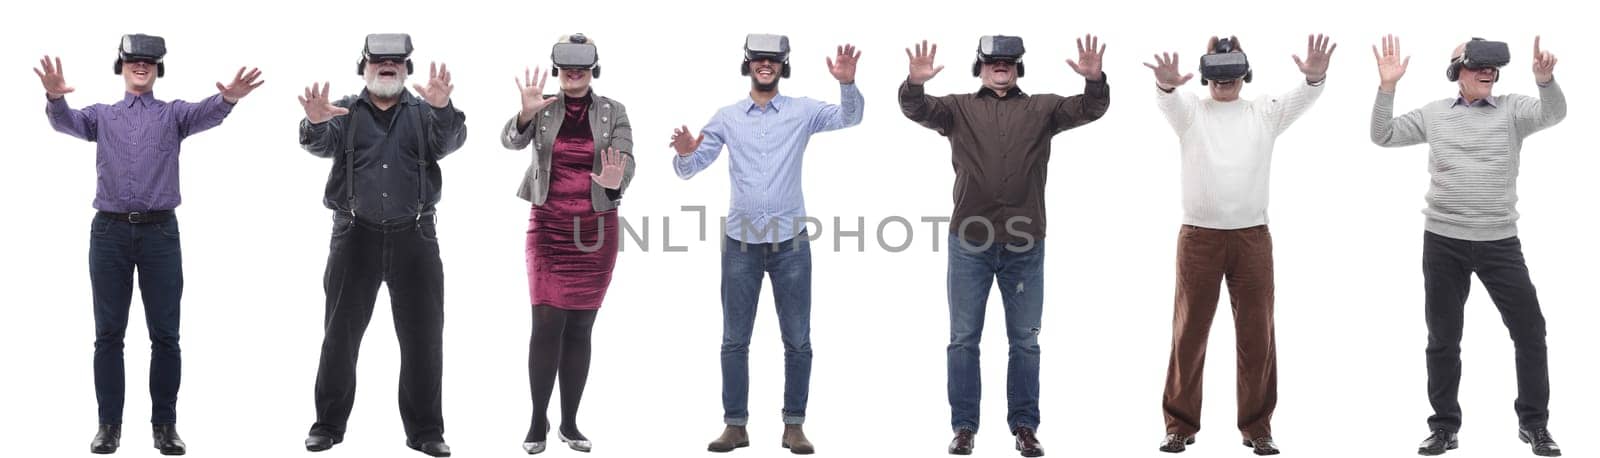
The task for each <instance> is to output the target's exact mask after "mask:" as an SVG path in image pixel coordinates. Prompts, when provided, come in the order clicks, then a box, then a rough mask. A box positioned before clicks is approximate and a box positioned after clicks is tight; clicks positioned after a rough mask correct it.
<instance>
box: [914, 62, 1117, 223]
mask: <svg viewBox="0 0 1600 458" xmlns="http://www.w3.org/2000/svg"><path fill="white" fill-rule="evenodd" d="M1110 105H1111V88H1110V86H1108V85H1106V78H1105V75H1104V74H1101V77H1100V80H1099V81H1088V82H1086V83H1085V84H1084V88H1083V94H1082V95H1074V96H1071V97H1062V96H1059V95H1055V94H1039V95H1028V94H1025V93H1023V92H1022V90H1020V89H1016V88H1012V89H1011V90H1010V91H1008V92H1007V93H1006V94H1005V95H1004V96H999V95H996V94H995V93H994V91H992V90H990V89H988V88H980V89H979V90H978V92H975V93H971V94H952V95H946V96H943V97H933V96H929V95H926V94H924V93H923V89H922V86H920V85H912V84H911V83H910V82H909V81H907V82H905V83H901V85H900V111H901V112H902V113H905V115H906V117H907V118H910V119H911V120H912V121H916V122H917V124H921V125H922V126H923V127H927V128H929V129H933V130H934V131H937V132H939V135H943V136H945V138H948V139H950V152H951V161H950V162H951V164H952V165H953V166H955V171H956V185H955V211H954V213H953V214H952V215H951V218H950V230H951V231H952V232H955V233H958V234H960V235H961V237H963V238H965V239H967V240H968V241H969V242H972V243H974V244H977V245H982V244H984V242H985V241H991V240H992V241H994V242H997V243H1013V242H1024V241H1026V239H1027V237H1028V236H1031V237H1033V239H1035V240H1042V239H1044V230H1045V216H1044V215H1045V213H1044V210H1045V206H1044V184H1045V174H1046V172H1047V171H1048V169H1047V167H1046V164H1047V163H1048V162H1049V161H1050V139H1051V138H1052V137H1054V136H1055V135H1056V134H1058V133H1061V132H1062V131H1065V130H1067V129H1071V128H1074V127H1078V126H1081V125H1084V124H1088V123H1089V122H1091V121H1094V120H1096V119H1100V116H1102V115H1105V113H1106V108H1107V107H1109V106H1110ZM968 221H970V222H968ZM964 222H966V223H965V224H964ZM986 223H987V224H986Z"/></svg>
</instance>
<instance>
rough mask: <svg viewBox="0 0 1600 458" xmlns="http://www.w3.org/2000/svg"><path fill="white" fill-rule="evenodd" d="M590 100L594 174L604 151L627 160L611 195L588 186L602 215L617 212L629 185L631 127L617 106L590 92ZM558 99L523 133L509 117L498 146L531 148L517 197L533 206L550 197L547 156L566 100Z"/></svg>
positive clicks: (596, 184)
mask: <svg viewBox="0 0 1600 458" xmlns="http://www.w3.org/2000/svg"><path fill="white" fill-rule="evenodd" d="M590 96H591V98H592V99H593V101H592V102H590V105H589V129H590V130H591V131H592V132H593V133H594V170H596V171H598V170H600V167H601V162H600V161H601V156H600V152H602V151H605V150H606V148H608V147H612V148H616V149H617V151H620V152H622V154H623V158H625V159H626V160H627V166H626V167H625V168H624V169H623V174H622V186H621V187H620V188H618V189H616V190H614V191H613V190H609V189H606V188H604V187H601V186H600V184H599V183H595V182H593V181H590V182H589V200H590V202H592V203H593V204H594V210H595V211H606V210H611V209H614V208H617V204H618V203H620V202H621V201H622V193H623V191H626V190H627V189H628V183H629V182H632V181H633V166H634V160H633V126H632V125H630V124H628V112H627V110H625V109H623V107H622V104H621V103H617V101H615V100H611V99H608V98H605V97H602V96H600V95H599V94H595V93H593V92H592V91H591V92H590ZM560 97H561V100H559V101H557V102H555V103H551V104H550V106H547V107H545V108H544V110H542V111H540V112H539V113H537V114H536V115H535V116H534V119H533V122H530V123H528V128H527V129H526V130H522V131H518V130H517V116H516V115H512V116H511V120H510V121H507V122H506V127H505V131H504V133H503V134H502V135H501V136H500V144H501V145H504V146H505V147H506V149H510V150H521V149H523V148H527V147H528V145H530V144H532V145H533V163H531V164H528V170H527V172H524V174H523V177H522V186H521V187H520V188H518V189H517V197H521V198H522V199H523V200H526V201H529V202H533V204H534V205H544V201H545V198H546V197H548V196H549V194H550V162H551V161H550V154H551V151H552V150H554V149H555V142H556V134H557V133H558V132H561V123H562V121H564V120H566V118H567V116H566V112H565V110H566V108H565V106H566V102H567V96H566V95H561V96H560Z"/></svg>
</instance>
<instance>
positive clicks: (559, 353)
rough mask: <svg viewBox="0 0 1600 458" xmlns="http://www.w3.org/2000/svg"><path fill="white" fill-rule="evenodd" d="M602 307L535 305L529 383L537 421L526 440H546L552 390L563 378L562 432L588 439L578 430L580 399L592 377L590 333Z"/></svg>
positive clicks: (530, 347) (569, 436) (529, 350)
mask: <svg viewBox="0 0 1600 458" xmlns="http://www.w3.org/2000/svg"><path fill="white" fill-rule="evenodd" d="M598 312H599V311H598V310H562V309H558V308H555V307H551V306H547V305H536V306H534V307H533V335H532V337H530V338H529V339H528V385H529V386H530V387H531V388H532V390H533V422H532V424H531V425H529V426H528V436H527V439H526V440H525V442H537V441H543V440H545V436H546V432H548V431H549V430H550V420H549V419H548V418H546V417H545V411H546V410H548V409H549V407H550V392H551V390H552V389H553V388H555V384H556V376H557V375H559V376H560V378H561V433H562V434H563V435H565V436H566V437H567V438H569V439H573V440H587V439H588V438H587V437H584V436H583V433H580V432H578V402H579V401H582V400H583V385H584V383H585V382H587V381H588V380H589V347H590V345H589V333H590V332H591V331H593V330H594V318H595V314H596V313H598Z"/></svg>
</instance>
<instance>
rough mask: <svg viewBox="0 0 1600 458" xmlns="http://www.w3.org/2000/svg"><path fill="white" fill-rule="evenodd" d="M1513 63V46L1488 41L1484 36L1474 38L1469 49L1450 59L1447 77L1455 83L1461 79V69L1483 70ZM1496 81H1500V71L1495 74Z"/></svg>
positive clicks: (1446, 71)
mask: <svg viewBox="0 0 1600 458" xmlns="http://www.w3.org/2000/svg"><path fill="white" fill-rule="evenodd" d="M1508 63H1511V48H1510V47H1508V46H1506V44H1505V43H1504V42H1499V41H1488V40H1484V39H1482V38H1473V39H1472V41H1468V42H1467V49H1466V50H1465V51H1463V52H1462V53H1461V55H1460V56H1459V57H1456V58H1454V59H1450V67H1449V68H1446V69H1445V71H1444V76H1445V78H1449V79H1450V82H1452V83H1454V82H1456V80H1459V79H1461V69H1463V68H1468V69H1472V70H1481V69H1485V68H1496V69H1498V68H1500V67H1504V66H1505V65H1506V64H1508ZM1494 80H1495V82H1499V81H1500V72H1495V74H1494Z"/></svg>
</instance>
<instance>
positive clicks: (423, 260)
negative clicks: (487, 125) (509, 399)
mask: <svg viewBox="0 0 1600 458" xmlns="http://www.w3.org/2000/svg"><path fill="white" fill-rule="evenodd" d="M384 283H387V284H388V285H389V303H390V307H391V309H392V310H393V316H394V330H395V334H396V337H399V339H400V420H401V421H402V422H403V423H404V424H405V429H406V437H407V438H408V439H410V440H415V441H427V440H442V439H443V435H444V415H443V412H442V411H443V408H442V402H441V399H440V398H441V394H440V393H441V380H440V379H441V378H442V375H441V372H442V369H443V366H444V347H443V335H444V265H443V264H442V263H441V262H440V261H439V240H438V236H437V233H436V232H435V229H434V225H433V219H432V218H431V217H424V218H422V219H420V220H417V221H405V222H403V223H400V224H387V225H380V224H376V223H369V222H366V221H360V220H352V219H351V218H350V217H349V216H348V215H343V214H339V215H335V217H334V230H333V241H332V242H331V243H330V244H329V247H328V270H327V273H326V274H324V276H323V288H324V290H325V291H326V293H327V296H328V300H327V309H326V312H325V313H326V314H325V315H324V316H323V337H322V359H321V362H320V363H318V365H317V388H316V404H317V423H316V424H315V425H312V426H311V433H312V434H319V435H326V436H329V437H334V438H343V437H344V432H345V423H346V421H348V420H349V418H350V408H351V405H352V404H353V403H354V402H355V398H356V396H355V395H356V357H357V354H358V353H359V352H360V350H361V336H362V334H363V333H365V332H366V330H367V323H368V322H369V321H371V320H372V307H373V303H374V302H375V301H377V296H378V286H379V285H381V284H384Z"/></svg>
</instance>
